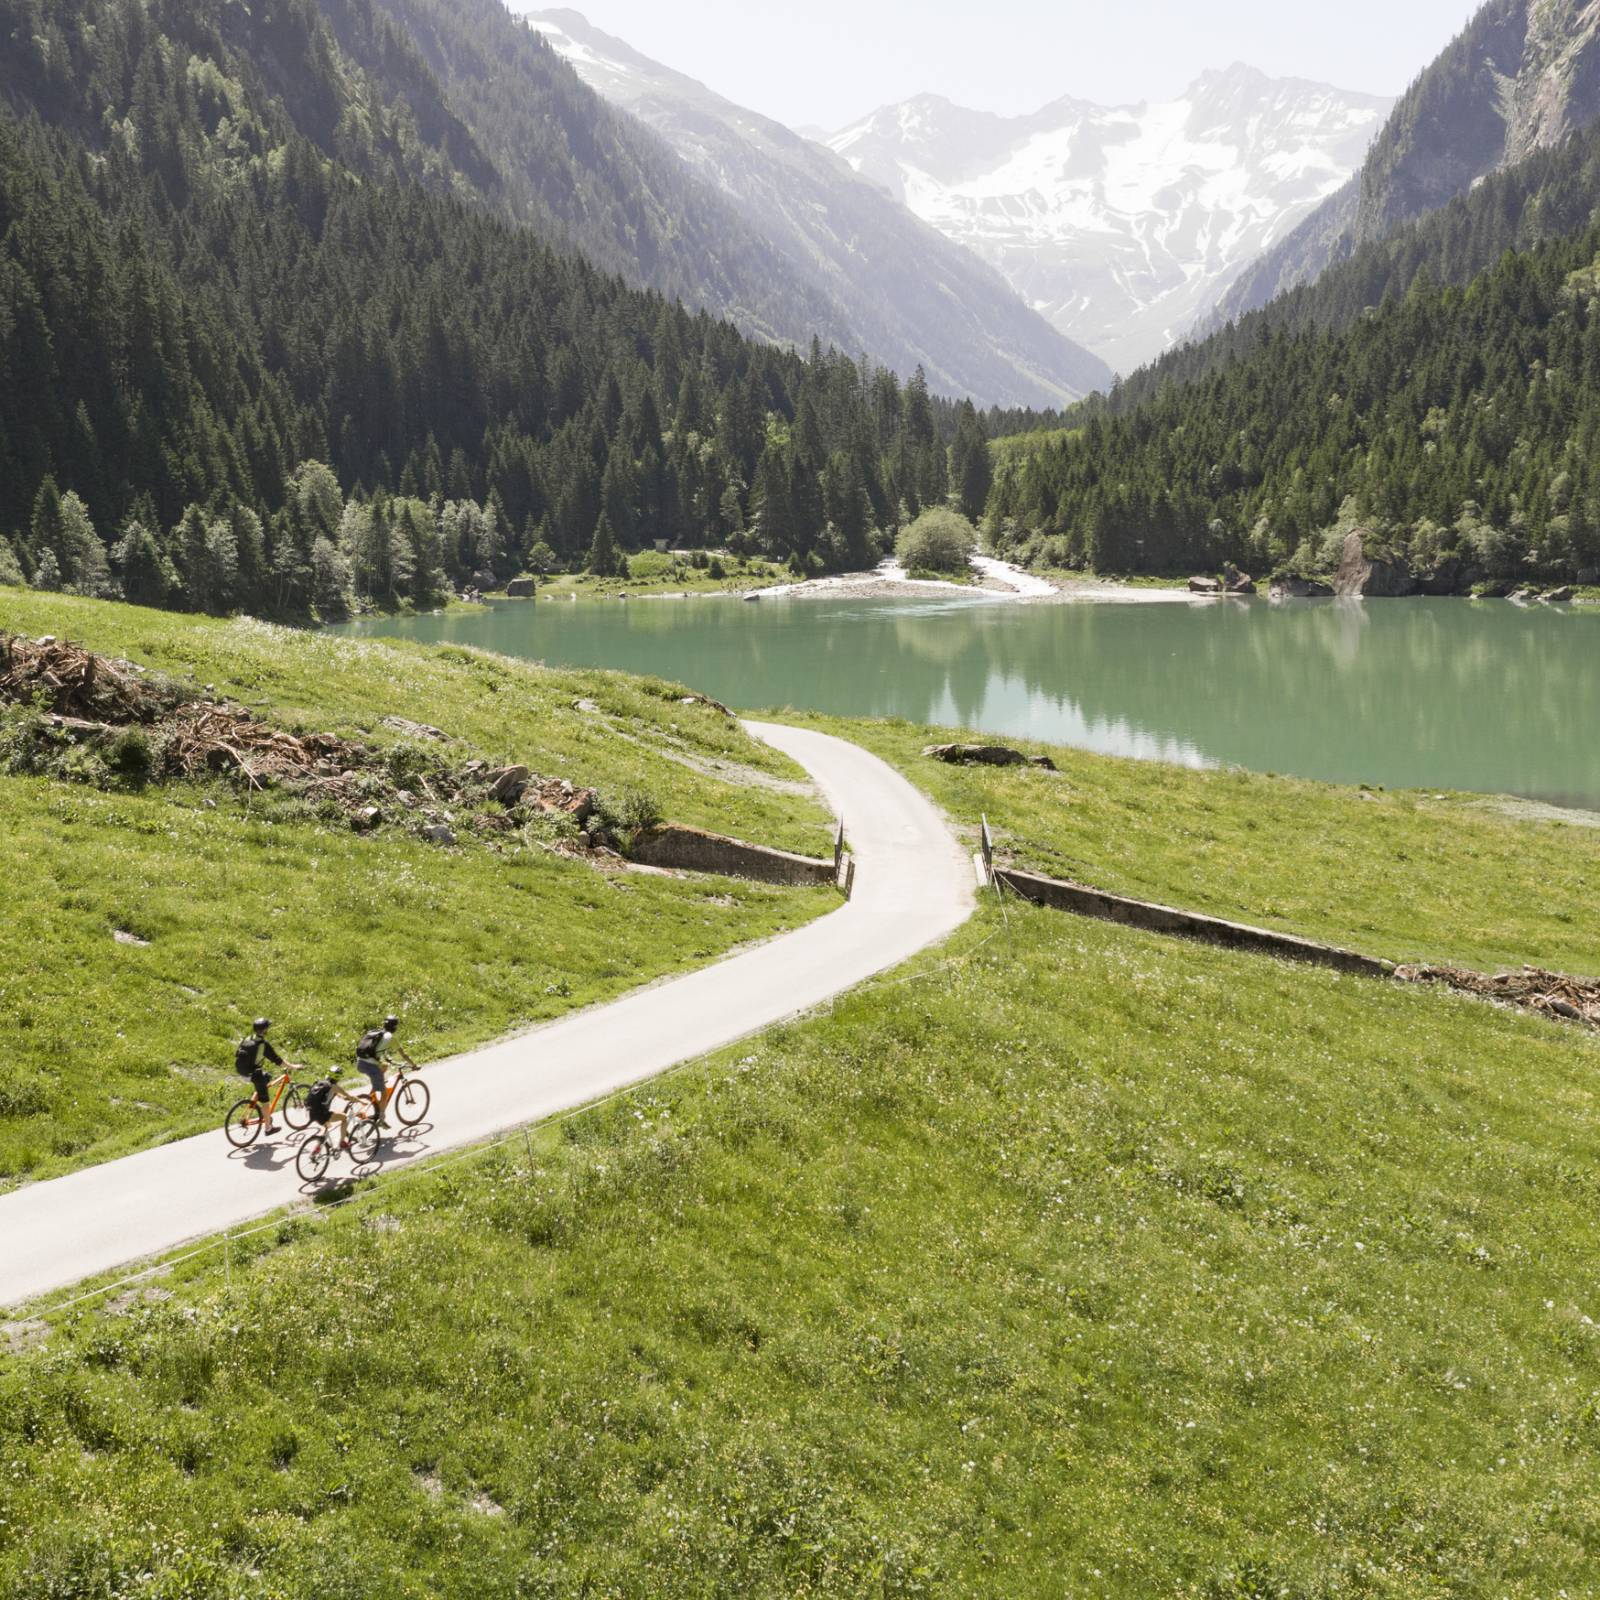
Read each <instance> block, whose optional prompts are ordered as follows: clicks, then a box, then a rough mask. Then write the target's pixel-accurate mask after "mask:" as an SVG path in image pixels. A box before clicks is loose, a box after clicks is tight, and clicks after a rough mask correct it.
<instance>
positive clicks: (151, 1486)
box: [0, 907, 1600, 1600]
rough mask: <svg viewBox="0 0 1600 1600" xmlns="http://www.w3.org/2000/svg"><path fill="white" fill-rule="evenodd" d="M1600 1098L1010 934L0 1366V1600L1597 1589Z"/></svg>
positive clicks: (128, 1304) (1453, 1051) (1533, 1065)
mask: <svg viewBox="0 0 1600 1600" xmlns="http://www.w3.org/2000/svg"><path fill="white" fill-rule="evenodd" d="M1597 1070H1600V1048H1597V1046H1596V1043H1595V1041H1594V1040H1593V1039H1592V1038H1591V1037H1590V1036H1588V1035H1586V1034H1582V1033H1580V1032H1578V1031H1576V1030H1572V1029H1567V1028H1562V1027H1556V1026H1552V1025H1550V1024H1548V1023H1544V1022H1540V1021H1537V1020H1535V1019H1531V1018H1525V1017H1521V1016H1515V1015H1511V1014H1508V1013H1503V1012H1498V1011H1495V1010H1493V1009H1490V1008H1487V1007H1483V1006H1480V1005H1476V1004H1474V1003H1472V1002H1470V1001H1467V1000H1462V999H1457V998H1453V997H1450V996H1447V995H1441V994H1435V993H1430V992H1423V991H1416V990H1408V989H1405V988H1403V987H1400V986H1393V987H1390V986H1387V985H1381V984H1374V983H1371V982H1364V981H1362V980H1356V979H1348V978H1340V977H1337V976H1334V975H1331V974H1327V973H1322V972H1317V971H1311V970H1306V969H1302V968H1296V967H1290V966H1284V965H1280V964H1278V963H1275V962H1270V961H1261V960H1255V959H1251V958H1247V957H1242V956H1238V955H1234V954H1230V953H1226V952H1220V951H1215V950H1211V949H1208V948H1205V947H1202V946H1197V945H1191V944H1185V943H1181V942H1176V941H1164V940H1159V939H1156V938H1154V937H1151V936H1148V935H1143V934H1137V933H1132V932H1128V931H1125V930H1119V929H1115V928H1110V927H1106V926H1103V925H1100V924H1094V923H1087V922H1082V921H1078V920H1075V919H1071V918H1065V917H1061V916H1058V915H1055V914H1052V913H1048V912H1036V911H1031V910H1027V909H1024V908H1021V907H1012V908H1011V909H1010V910H1009V912H1008V914H1007V918H1006V919H1004V920H1003V919H1002V918H1001V916H1000V914H999V912H998V911H997V910H995V909H994V908H992V907H990V908H987V909H986V910H985V911H984V912H983V913H981V915H980V917H979V918H978V919H977V920H976V921H975V922H974V923H973V924H971V925H970V926H969V927H968V928H967V929H965V930H963V931H962V932H961V933H960V934H959V935H957V936H956V938H955V939H954V940H953V941H951V942H950V944H949V945H948V946H947V947H945V948H944V949H942V950H940V951H938V952H935V953H932V954H930V955H928V956H926V957H924V958H922V959H921V960H919V961H918V962H916V963H914V964H913V965H912V967H911V968H910V969H908V970H907V971H905V972H902V973H899V974H896V975H895V978H894V980H893V981H889V982H883V983H880V984H878V985H875V986H872V987H869V988H867V989H865V990H863V991H861V992H859V993H857V994H854V995H852V996H850V997H848V998H846V999H844V1000H842V1001H840V1002H839V1003H838V1004H837V1005H836V1006H835V1007H834V1008H833V1009H832V1011H831V1012H830V1013H829V1014H827V1015H825V1016H821V1017H817V1018H815V1019H812V1020H809V1021H806V1022H804V1023H801V1024H798V1025H794V1026H791V1027H788V1028H784V1029H780V1030H777V1031H775V1032H773V1033H771V1034H769V1035H767V1036H766V1037H764V1038H763V1039H761V1040H759V1041H757V1042H754V1043H752V1044H749V1045H747V1046H745V1047H744V1048H742V1049H737V1050H733V1051H729V1052H726V1053H724V1054H723V1055H721V1056H719V1057H717V1058H716V1059H714V1060H712V1061H710V1062H708V1063H705V1064H703V1065H701V1066H698V1067H696V1068H694V1069H691V1070H689V1071H687V1072H685V1073H682V1074H680V1075H679V1076H677V1077H675V1078H672V1079H668V1080H664V1081H659V1082H657V1083H655V1084H651V1085H646V1086H644V1087H643V1088H641V1089H640V1090H638V1091H636V1092H635V1093H633V1094H631V1095H629V1096H626V1097H624V1098H623V1099H621V1100H619V1101H616V1102H612V1103H611V1104H609V1105H607V1106H605V1107H603V1108H600V1109H598V1110H595V1111H592V1112H590V1113H588V1114H584V1115H580V1116H578V1117H575V1118H573V1119H571V1120H568V1121H566V1122H564V1123H562V1124H560V1125H559V1126H557V1127H553V1128H549V1129H546V1130H543V1131H542V1132H540V1133H538V1134H537V1135H536V1136H535V1138H534V1139H533V1141H531V1142H530V1143H529V1144H527V1145H524V1144H523V1142H522V1141H513V1142H512V1143H510V1144H509V1145H506V1146H503V1147H501V1148H500V1149H497V1150H492V1151H489V1152H485V1153H483V1154H480V1155H477V1156H474V1157H468V1158H466V1159H464V1160H461V1161H458V1162H456V1163H455V1164H453V1165H451V1166H449V1167H446V1168H443V1169H441V1170H440V1171H438V1172H436V1173H433V1174H423V1175H415V1176H410V1177H403V1178H401V1179H399V1180H397V1181H391V1182H387V1183H383V1184H380V1185H377V1186H374V1187H373V1188H371V1189H368V1190H364V1191H360V1192H358V1197H357V1198H356V1200H355V1201H354V1202H353V1203H352V1204H350V1205H349V1206H347V1207H345V1208H342V1209H339V1210H336V1211H333V1212H331V1213H328V1214H324V1215H320V1216H319V1215H313V1214H310V1213H307V1214H304V1215H300V1216H290V1217H286V1218H285V1219H284V1220H283V1222H282V1224H281V1226H279V1227H277V1228H276V1229H273V1230H268V1231H267V1232H265V1233H261V1234H257V1235H255V1236H254V1237H253V1238H251V1239H248V1240H245V1241H242V1242H241V1241H236V1242H235V1243H234V1244H233V1246H232V1249H231V1258H230V1259H229V1260H227V1261H225V1260H224V1259H223V1257H222V1255H221V1253H220V1252H217V1251H213V1252H212V1253H211V1254H209V1255H207V1256H204V1257H202V1258H199V1259H196V1260H190V1261H187V1262H185V1263H183V1264H181V1265H179V1266H178V1267H176V1269H175V1270H174V1272H173V1273H172V1275H171V1276H170V1277H168V1278H165V1279H158V1280H149V1283H148V1286H147V1287H144V1288H143V1292H142V1293H139V1292H136V1293H133V1294H125V1295H124V1296H123V1297H121V1298H119V1299H118V1300H116V1301H114V1302H112V1304H113V1305H115V1306H117V1307H118V1309H117V1310H116V1311H115V1312H112V1311H108V1310H107V1309H106V1308H105V1307H104V1305H103V1304H102V1305H98V1306H96V1307H94V1308H92V1309H87V1310H86V1309H84V1308H79V1309H76V1310H72V1311H69V1312H67V1313H66V1314H65V1315H64V1316H62V1317H60V1318H58V1319H56V1320H55V1321H53V1322H52V1323H49V1324H48V1325H47V1326H48V1330H49V1331H48V1334H47V1337H46V1339H45V1342H44V1343H43V1344H42V1345H40V1346H39V1347H38V1348H36V1349H35V1350H33V1351H32V1352H31V1353H29V1354H27V1355H23V1356H18V1357H15V1358H13V1359H12V1360H11V1361H9V1362H6V1363H3V1364H0V1461H3V1462H5V1463H8V1470H6V1471H5V1472H0V1528H5V1529H7V1530H9V1531H10V1534H11V1537H10V1540H9V1543H7V1542H5V1541H0V1591H3V1592H5V1593H6V1594H8V1595H14V1596H19V1597H29V1600H31V1597H42V1596H46V1595H50V1596H54V1595H65V1594H74V1595H75V1594H121V1593H129V1594H134V1593H137V1594H143V1593H155V1594H163V1595H196V1596H198V1595H208V1596H209V1595H230V1596H232V1595H238V1596H272V1597H291V1596H292V1597H297V1600H298V1597H312V1596H315V1597H329V1596H357V1595H369V1594H370V1595H376V1594H384V1595H394V1596H418V1597H421V1596H432V1595H440V1594H464V1593H467V1592H469V1591H470V1592H471V1593H472V1594H473V1595H475V1596H478V1597H482V1600H491V1597H494V1600H498V1597H501V1596H505V1597H511V1596H525V1595H568V1594H589V1595H597V1596H598V1595H606V1596H635V1595H663V1596H667V1595H670V1596H678V1595H683V1596H689V1595H697V1596H698V1595H708V1594H741V1595H773V1596H778V1595H783V1596H790V1595H863V1596H865V1595H872V1596H880V1595H889V1594H893V1595H898V1594H929V1595H933V1594H938V1595H973V1596H988V1595H999V1594H1003V1595H1008V1596H1022V1595H1039V1596H1058V1595H1064V1594H1070V1595H1105V1596H1128V1597H1141V1600H1142V1597H1145V1596H1150V1595H1164V1596H1165V1595H1171V1596H1193V1597H1197V1600H1215V1597H1218V1596H1230V1597H1231V1596H1259V1597H1267V1596H1283V1595H1287V1596H1294V1597H1301V1596H1304V1597H1312V1596H1315V1597H1318V1600H1322V1597H1344V1596H1351V1597H1354V1596H1363V1597H1364V1596H1374V1595H1380V1596H1386V1597H1408V1600H1409V1597H1417V1600H1436V1597H1440V1596H1445V1595H1450V1596H1465V1595H1471V1596H1484V1597H1489V1596H1519V1597H1522V1596H1525V1597H1529V1600H1533V1597H1541V1600H1542V1597H1550V1596H1555V1595H1557V1594H1559V1593H1561V1592H1562V1591H1563V1590H1565V1592H1566V1593H1568V1594H1569V1595H1574V1596H1575V1595H1580V1594H1584V1593H1587V1592H1591V1590H1592V1584H1593V1575H1594V1571H1595V1562H1596V1557H1597V1551H1600V1493H1597V1490H1596V1487H1595V1485H1596V1482H1597V1478H1596V1473H1595V1466H1596V1455H1597V1451H1600V1420H1597V1419H1600V1401H1597V1396H1600V1333H1597V1330H1596V1327H1595V1324H1594V1323H1593V1321H1592V1320H1591V1318H1592V1316H1593V1314H1594V1310H1595V1308H1594V1306H1593V1305H1592V1303H1591V1296H1590V1291H1591V1289H1592V1287H1593V1272H1592V1266H1593V1239H1594V1227H1593V1213H1594V1207H1595V1204H1596V1199H1597V1195H1600V1184H1597V1180H1596V1177H1595V1173H1596V1171H1597V1170H1600V1107H1597V1104H1596V1094H1595V1084H1596V1081H1597ZM141 1574H143V1575H145V1576H143V1577H141V1576H140V1575H141ZM140 1584H143V1585H145V1587H140V1586H139V1585H140Z"/></svg>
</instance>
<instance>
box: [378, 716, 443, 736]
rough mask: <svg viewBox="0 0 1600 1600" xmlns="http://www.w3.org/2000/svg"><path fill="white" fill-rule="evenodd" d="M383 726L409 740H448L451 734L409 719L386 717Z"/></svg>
mask: <svg viewBox="0 0 1600 1600" xmlns="http://www.w3.org/2000/svg"><path fill="white" fill-rule="evenodd" d="M383 725H384V727H386V728H393V729H394V730H395V732H396V733H403V734H404V735H405V736H406V737H407V738H408V739H448V738H449V737H450V735H449V734H447V733H445V732H444V731H443V729H440V728H435V727H434V726H433V725H432V724H431V723H427V722H413V721H412V720H411V719H410V718H409V717H385V718H384V719H383Z"/></svg>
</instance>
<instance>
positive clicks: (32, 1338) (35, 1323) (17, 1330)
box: [0, 1317, 50, 1356]
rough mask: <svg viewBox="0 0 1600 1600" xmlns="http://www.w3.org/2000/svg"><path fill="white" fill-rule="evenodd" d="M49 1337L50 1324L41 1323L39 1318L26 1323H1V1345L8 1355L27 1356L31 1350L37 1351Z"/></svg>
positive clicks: (30, 1319)
mask: <svg viewBox="0 0 1600 1600" xmlns="http://www.w3.org/2000/svg"><path fill="white" fill-rule="evenodd" d="M49 1337H50V1324H49V1323H48V1322H40V1321H39V1319H38V1318H37V1317H32V1318H29V1319H28V1320H27V1321H26V1322H0V1345H3V1346H4V1348H5V1352H6V1354H7V1355H13V1356H20V1355H26V1354H27V1352H28V1351H30V1350H37V1349H38V1348H39V1346H40V1345H42V1344H43V1343H44V1342H45V1340H46V1339H48V1338H49Z"/></svg>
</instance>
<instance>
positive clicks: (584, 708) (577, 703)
mask: <svg viewBox="0 0 1600 1600" xmlns="http://www.w3.org/2000/svg"><path fill="white" fill-rule="evenodd" d="M572 709H573V710H574V711H581V712H583V714H584V715H585V716H586V717H593V716H596V715H598V714H599V711H600V707H599V706H597V705H596V704H595V703H594V701H593V700H574V701H573V702H572Z"/></svg>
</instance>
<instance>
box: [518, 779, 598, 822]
mask: <svg viewBox="0 0 1600 1600" xmlns="http://www.w3.org/2000/svg"><path fill="white" fill-rule="evenodd" d="M522 803H523V804H524V805H525V806H537V807H538V808H539V810H540V811H549V812H554V813H560V814H561V815H564V816H569V817H571V818H572V819H573V820H574V821H575V822H580V823H582V822H587V821H588V820H589V818H590V817H592V816H593V815H594V814H595V812H596V811H598V810H599V809H600V795H599V792H598V790H595V789H580V788H578V787H577V786H576V785H575V784H574V783H573V782H572V780H571V779H570V778H542V779H540V780H539V781H538V782H536V783H533V784H530V785H529V786H528V787H527V788H526V789H524V790H523V792H522Z"/></svg>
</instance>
